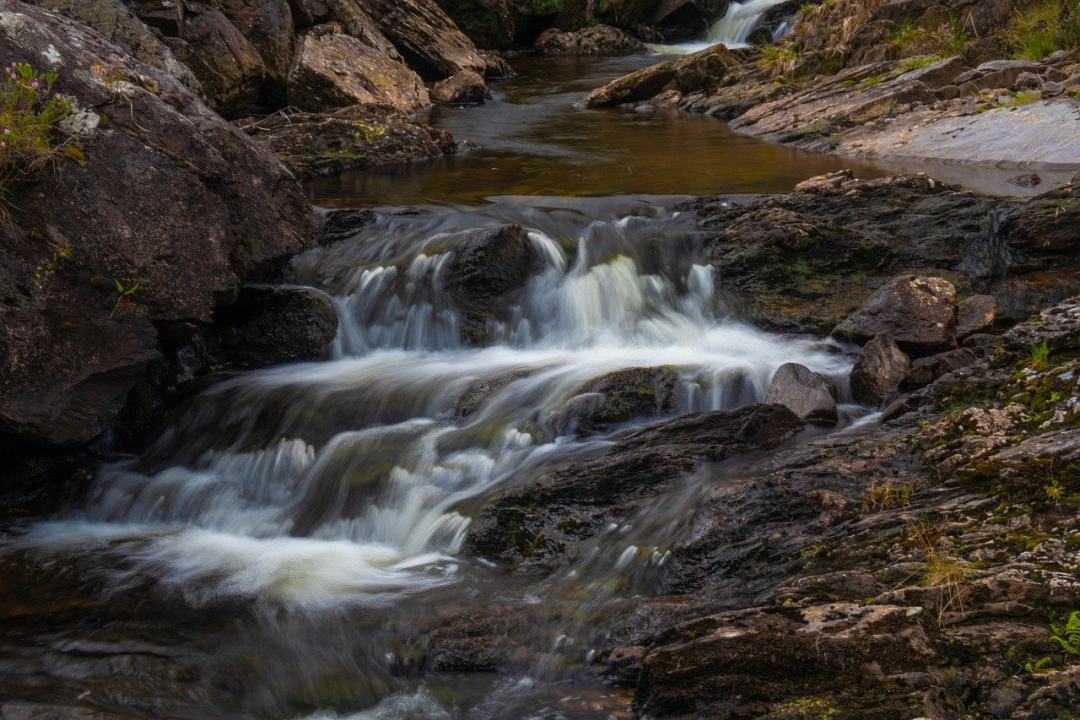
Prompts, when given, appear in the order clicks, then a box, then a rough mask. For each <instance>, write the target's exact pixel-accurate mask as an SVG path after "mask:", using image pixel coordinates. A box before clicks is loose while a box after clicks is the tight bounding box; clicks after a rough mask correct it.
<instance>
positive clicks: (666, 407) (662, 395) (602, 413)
mask: <svg viewBox="0 0 1080 720" xmlns="http://www.w3.org/2000/svg"><path fill="white" fill-rule="evenodd" d="M678 380H679V377H678V374H677V373H676V372H675V370H674V369H672V368H666V367H658V368H627V369H626V370H619V371H618V372H614V373H610V374H608V375H604V376H603V377H600V378H597V379H596V380H593V381H591V382H589V383H588V384H586V385H585V386H583V387H582V388H581V389H580V391H579V394H578V395H577V396H576V397H574V398H572V399H571V400H570V402H569V403H568V406H567V407H566V408H564V409H563V411H562V412H561V413H560V414H559V416H558V417H557V418H556V423H555V424H556V434H560V435H561V434H565V433H567V432H576V433H577V434H578V435H593V434H595V433H598V432H602V431H604V430H607V429H609V428H611V427H612V426H615V425H618V424H620V423H625V422H629V421H631V420H635V419H639V418H650V417H655V416H658V415H664V414H667V413H669V412H671V409H672V401H673V399H674V393H675V385H676V383H677V382H678Z"/></svg>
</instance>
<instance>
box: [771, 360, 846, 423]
mask: <svg viewBox="0 0 1080 720" xmlns="http://www.w3.org/2000/svg"><path fill="white" fill-rule="evenodd" d="M765 402H767V403H775V404H778V405H783V406H785V407H786V408H788V409H789V410H791V411H792V412H793V413H795V414H796V415H798V416H799V417H800V418H802V419H804V420H809V421H810V422H821V423H835V422H836V399H835V398H834V397H833V395H832V392H831V391H830V390H829V383H828V381H827V380H826V379H825V378H824V377H823V376H822V375H820V374H819V373H816V372H814V371H813V370H811V369H810V368H808V367H806V366H805V365H799V364H798V363H786V364H784V365H781V366H780V367H779V368H778V369H777V371H776V373H775V374H774V375H773V378H772V382H771V383H770V385H769V394H768V395H767V396H766V398H765Z"/></svg>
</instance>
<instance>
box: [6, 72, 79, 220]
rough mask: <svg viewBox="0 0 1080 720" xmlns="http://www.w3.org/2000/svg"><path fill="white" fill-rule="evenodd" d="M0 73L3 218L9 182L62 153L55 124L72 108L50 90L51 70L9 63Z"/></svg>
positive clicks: (38, 167)
mask: <svg viewBox="0 0 1080 720" xmlns="http://www.w3.org/2000/svg"><path fill="white" fill-rule="evenodd" d="M0 72H2V76H0V203H2V206H0V220H6V219H7V213H6V207H7V200H6V197H7V191H8V189H9V187H10V185H11V184H12V183H14V182H16V181H18V180H20V179H25V178H27V177H29V176H31V175H33V174H34V173H36V172H38V171H40V170H41V169H42V168H43V167H44V166H45V165H46V164H48V163H49V162H50V161H51V160H53V159H55V158H57V157H58V156H59V154H60V153H61V152H62V148H63V146H64V144H65V143H64V142H63V141H59V140H58V139H57V134H58V132H59V130H58V126H59V125H60V123H61V122H63V121H64V120H65V119H66V118H67V117H69V116H70V115H71V113H72V110H73V101H72V100H71V98H68V97H64V96H61V95H57V94H55V93H53V92H52V88H53V85H54V84H55V82H56V79H57V76H56V74H55V73H39V72H37V71H35V70H34V69H33V68H32V67H31V66H30V65H28V64H26V63H15V62H13V63H10V64H9V65H8V66H7V67H5V68H3V69H2V71H0Z"/></svg>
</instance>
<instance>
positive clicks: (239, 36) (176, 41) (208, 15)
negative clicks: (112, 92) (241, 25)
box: [165, 8, 266, 113]
mask: <svg viewBox="0 0 1080 720" xmlns="http://www.w3.org/2000/svg"><path fill="white" fill-rule="evenodd" d="M165 42H166V43H168V45H169V46H170V47H171V48H172V51H173V53H174V54H175V55H176V57H177V58H178V59H179V60H180V61H181V62H183V63H184V64H185V65H187V66H188V67H189V68H191V71H192V72H193V73H195V76H196V77H197V78H199V82H200V83H202V87H203V90H204V91H205V93H206V98H207V101H208V102H209V104H210V106H211V107H212V108H214V109H215V110H217V111H219V112H222V113H238V112H242V111H244V110H246V109H248V108H250V107H253V106H255V105H257V104H258V101H259V99H260V95H261V93H262V87H263V82H264V80H265V79H266V66H265V64H264V63H263V59H262V56H261V55H259V51H258V50H257V49H256V48H255V46H254V45H252V44H251V41H250V40H248V39H247V38H246V37H244V34H243V33H242V32H240V30H238V29H237V28H236V26H235V25H233V24H232V23H231V22H230V21H229V18H227V17H226V16H225V14H224V13H222V12H221V11H219V10H216V9H214V8H203V9H201V11H200V12H198V13H192V14H188V15H185V16H184V21H183V23H182V24H181V25H180V33H179V36H178V37H166V38H165Z"/></svg>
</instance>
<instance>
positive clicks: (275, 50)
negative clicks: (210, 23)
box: [222, 0, 296, 107]
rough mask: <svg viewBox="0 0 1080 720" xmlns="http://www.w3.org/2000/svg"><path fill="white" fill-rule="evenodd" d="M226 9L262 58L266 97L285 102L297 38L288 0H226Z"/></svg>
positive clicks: (274, 104) (223, 4) (275, 102)
mask: <svg viewBox="0 0 1080 720" xmlns="http://www.w3.org/2000/svg"><path fill="white" fill-rule="evenodd" d="M222 12H223V13H224V14H225V16H226V17H228V18H229V20H230V21H231V22H232V24H233V25H234V26H236V28H237V29H238V30H239V31H240V32H241V33H242V34H243V35H244V37H246V38H247V39H248V41H249V42H250V43H251V44H252V46H253V47H254V48H255V49H256V50H257V51H258V53H259V56H260V57H261V58H262V62H263V66H264V68H265V71H266V83H267V85H266V86H264V87H263V89H262V95H263V98H264V99H265V100H266V101H267V102H268V104H270V105H271V106H274V107H277V106H281V105H284V104H285V101H286V100H285V83H286V79H287V78H288V75H289V68H290V67H291V65H292V58H293V50H294V47H295V42H296V30H295V28H294V26H293V17H292V10H291V9H290V8H289V3H288V0H223V2H222Z"/></svg>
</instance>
